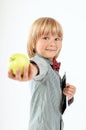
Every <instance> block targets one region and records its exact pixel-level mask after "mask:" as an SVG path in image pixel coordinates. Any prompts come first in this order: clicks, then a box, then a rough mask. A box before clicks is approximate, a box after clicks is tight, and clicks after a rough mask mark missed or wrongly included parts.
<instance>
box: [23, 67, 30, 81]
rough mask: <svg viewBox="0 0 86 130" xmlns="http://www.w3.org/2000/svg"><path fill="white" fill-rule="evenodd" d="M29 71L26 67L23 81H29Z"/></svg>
mask: <svg viewBox="0 0 86 130" xmlns="http://www.w3.org/2000/svg"><path fill="white" fill-rule="evenodd" d="M28 71H29V68H28V66H25V67H24V74H23V79H24V80H27V79H28Z"/></svg>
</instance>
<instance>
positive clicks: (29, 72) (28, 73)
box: [8, 63, 38, 81]
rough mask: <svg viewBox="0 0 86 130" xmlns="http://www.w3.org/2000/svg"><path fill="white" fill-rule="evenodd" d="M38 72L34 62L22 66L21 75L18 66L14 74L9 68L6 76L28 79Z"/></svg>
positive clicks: (21, 79)
mask: <svg viewBox="0 0 86 130" xmlns="http://www.w3.org/2000/svg"><path fill="white" fill-rule="evenodd" d="M37 72H38V69H37V66H36V65H34V64H31V63H30V66H29V67H27V66H25V67H24V73H23V75H22V74H21V71H20V69H19V68H18V69H17V70H16V75H14V74H13V72H12V71H11V70H9V71H8V77H9V78H11V79H14V80H19V81H28V80H30V79H32V78H33V77H34V76H35V75H36V74H37Z"/></svg>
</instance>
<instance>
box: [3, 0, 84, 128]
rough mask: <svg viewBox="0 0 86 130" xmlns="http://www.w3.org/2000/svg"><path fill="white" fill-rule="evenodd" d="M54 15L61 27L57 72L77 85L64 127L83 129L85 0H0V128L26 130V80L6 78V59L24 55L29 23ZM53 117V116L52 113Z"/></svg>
mask: <svg viewBox="0 0 86 130" xmlns="http://www.w3.org/2000/svg"><path fill="white" fill-rule="evenodd" d="M42 16H50V17H53V18H55V19H57V20H58V21H59V22H60V23H61V25H62V27H63V30H64V40H63V48H62V51H61V53H60V56H59V59H58V60H60V61H61V62H62V66H61V71H60V73H61V74H63V73H64V71H66V73H67V82H69V83H71V84H74V85H75V86H76V88H77V91H76V95H75V101H74V103H73V104H72V105H71V106H70V107H68V109H67V110H66V112H65V113H64V116H63V119H64V123H65V127H64V130H86V125H85V123H86V121H85V120H86V119H85V116H86V92H85V91H86V75H85V74H86V62H85V56H86V49H85V48H86V45H85V44H86V6H85V0H65V1H64V0H34V1H33V0H0V130H28V121H29V104H30V90H29V82H18V81H13V80H10V79H8V77H7V71H8V59H9V57H10V56H11V54H13V53H16V52H19V53H24V54H26V55H27V48H26V45H27V37H28V32H29V27H30V25H31V24H32V22H33V21H34V20H35V19H37V18H38V17H42ZM52 118H53V117H52Z"/></svg>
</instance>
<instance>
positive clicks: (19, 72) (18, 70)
mask: <svg viewBox="0 0 86 130" xmlns="http://www.w3.org/2000/svg"><path fill="white" fill-rule="evenodd" d="M15 79H16V80H21V79H22V76H21V71H20V69H16V75H15Z"/></svg>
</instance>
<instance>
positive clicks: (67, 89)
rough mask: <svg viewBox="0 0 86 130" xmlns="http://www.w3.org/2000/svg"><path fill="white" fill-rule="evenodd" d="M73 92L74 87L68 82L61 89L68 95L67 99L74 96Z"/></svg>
mask: <svg viewBox="0 0 86 130" xmlns="http://www.w3.org/2000/svg"><path fill="white" fill-rule="evenodd" d="M75 92H76V87H75V86H73V85H70V84H68V83H67V84H66V87H65V88H64V89H63V94H64V95H66V96H67V97H68V100H70V99H71V98H72V97H74V94H75Z"/></svg>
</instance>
